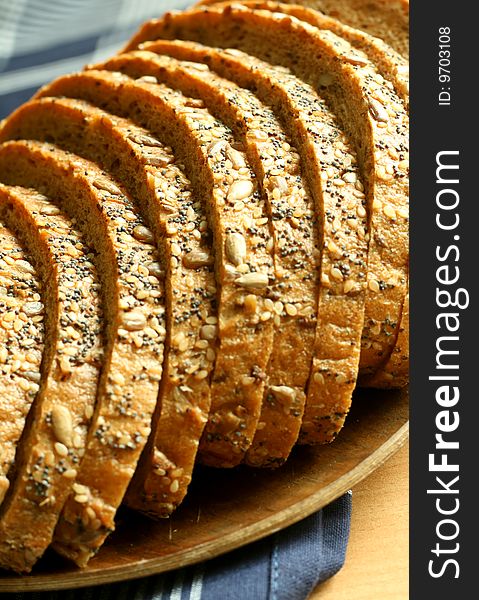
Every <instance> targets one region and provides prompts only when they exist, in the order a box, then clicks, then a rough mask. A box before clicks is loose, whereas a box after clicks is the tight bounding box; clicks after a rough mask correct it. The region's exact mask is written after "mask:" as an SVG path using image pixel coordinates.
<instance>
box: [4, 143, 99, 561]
mask: <svg viewBox="0 0 479 600" xmlns="http://www.w3.org/2000/svg"><path fill="white" fill-rule="evenodd" d="M19 149H20V148H19ZM15 150H16V148H15V144H13V145H10V144H6V145H3V146H1V147H0V180H1V181H6V182H8V183H11V184H15V183H21V184H27V185H30V184H31V183H32V182H31V181H30V180H29V177H28V168H27V172H24V170H23V169H24V166H25V165H23V164H22V160H21V159H20V157H19V156H17V154H16V152H15ZM2 190H3V191H2V195H4V194H5V191H4V190H5V188H3V187H2ZM1 213H2V217H3V218H5V219H6V220H7V222H8V225H9V226H10V227H14V228H15V231H16V233H17V234H18V235H21V236H22V239H23V240H24V243H25V244H26V245H27V247H28V248H29V249H30V251H31V253H32V256H33V257H34V260H35V268H36V269H37V272H38V273H39V274H40V276H41V278H42V281H43V301H44V303H45V314H46V326H45V352H44V355H43V362H42V371H41V379H40V382H39V390H38V394H37V396H36V399H35V403H34V405H33V409H32V411H31V412H30V413H29V415H28V419H27V423H26V426H25V430H24V432H23V435H22V438H21V441H20V444H19V446H18V449H17V453H16V458H15V466H14V471H13V473H12V474H11V485H10V489H9V491H8V494H7V496H6V498H5V500H4V502H3V504H2V507H1V512H0V566H2V567H5V568H9V569H13V570H15V571H18V572H21V573H25V572H29V571H30V569H31V568H32V566H33V565H34V563H35V562H36V561H37V560H38V558H40V556H41V555H42V554H43V552H44V551H45V550H46V548H47V546H48V545H49V544H50V542H51V539H52V535H53V530H54V527H55V524H56V522H57V520H58V516H59V514H60V511H61V509H62V506H63V503H64V502H65V500H66V498H67V495H68V493H69V491H70V489H71V487H72V484H73V485H74V481H75V478H76V476H77V470H78V465H79V463H80V461H81V459H82V456H83V453H84V449H85V443H86V434H87V428H88V425H89V422H90V419H91V415H92V413H93V407H94V402H95V397H96V389H97V383H98V379H99V370H100V364H101V358H102V346H101V335H100V333H101V327H102V326H101V320H102V314H101V311H100V299H99V295H98V278H97V272H96V269H95V267H94V265H93V263H92V261H91V259H92V256H91V254H90V250H89V249H88V248H87V247H86V246H85V245H84V242H83V239H82V236H81V235H80V234H79V233H78V231H77V229H76V227H75V226H74V224H73V222H72V221H71V220H70V219H69V218H67V217H66V216H65V215H64V214H62V213H61V212H60V210H59V209H58V207H57V206H56V205H54V204H52V203H51V202H49V201H48V200H47V198H45V197H43V196H42V195H40V194H38V193H36V192H34V191H31V190H22V189H20V188H11V189H10V191H9V192H8V197H7V198H5V195H4V198H3V200H2V209H1ZM79 390H81V393H79Z"/></svg>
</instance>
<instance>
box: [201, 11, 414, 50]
mask: <svg viewBox="0 0 479 600" xmlns="http://www.w3.org/2000/svg"><path fill="white" fill-rule="evenodd" d="M215 3H216V1H215V0H202V2H199V3H198V4H215ZM285 4H292V5H293V6H294V7H295V8H296V7H297V6H302V7H308V8H312V9H314V10H316V11H318V12H321V13H324V14H325V15H328V16H329V17H331V18H334V19H335V20H338V21H341V22H342V23H344V24H346V25H349V26H350V27H354V28H355V29H360V30H363V31H365V32H368V33H369V34H370V35H372V36H375V37H376V38H379V39H382V40H384V41H385V42H386V43H387V44H388V45H389V46H391V48H394V50H395V51H396V52H398V53H399V54H400V55H402V56H403V57H404V58H406V59H407V58H408V57H409V0H285ZM278 12H283V10H279V11H278ZM291 14H293V13H291ZM296 16H298V15H296ZM325 29H326V28H325Z"/></svg>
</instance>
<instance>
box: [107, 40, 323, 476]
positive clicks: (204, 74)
mask: <svg viewBox="0 0 479 600" xmlns="http://www.w3.org/2000/svg"><path fill="white" fill-rule="evenodd" d="M173 49H174V47H173ZM102 67H104V68H108V69H109V70H115V71H120V72H122V73H125V74H127V75H129V76H130V77H135V78H138V77H142V76H153V77H156V79H157V80H158V81H161V82H162V83H166V84H167V85H170V86H171V87H175V88H176V89H180V90H181V91H182V92H183V93H184V94H187V95H189V96H194V97H198V98H200V99H202V100H203V101H204V102H205V103H206V106H207V108H208V110H209V111H210V112H211V113H212V114H214V116H216V117H217V118H219V119H221V120H222V121H223V122H224V123H225V124H226V125H228V126H229V127H231V128H232V129H233V130H234V133H235V135H236V137H237V139H238V140H239V141H241V143H244V144H245V151H246V154H247V157H248V159H249V161H250V163H251V165H252V167H253V169H254V170H255V173H256V176H257V178H258V182H259V185H260V187H261V189H262V194H263V196H264V198H265V200H266V206H267V209H268V216H269V218H270V222H271V225H272V233H273V240H274V253H273V258H274V267H275V277H276V280H275V285H274V292H275V296H276V297H277V299H271V298H270V299H268V300H267V301H266V306H265V308H266V311H267V314H268V313H270V314H271V315H272V317H271V318H272V319H273V322H274V328H275V334H274V342H273V350H272V353H271V356H270V361H269V364H268V368H267V370H266V375H267V377H268V379H267V382H266V389H265V396H264V398H263V405H262V410H261V416H260V422H259V426H258V429H257V432H256V434H255V438H254V440H253V444H252V446H251V448H250V449H249V450H248V452H247V455H246V460H247V462H248V463H250V464H255V465H256V466H260V465H278V464H281V462H283V461H284V460H285V459H286V458H287V457H288V455H289V453H290V451H291V448H292V446H293V444H294V443H295V442H296V439H297V437H298V433H299V429H300V426H301V421H302V416H303V409H304V401H305V387H306V384H307V380H308V376H309V371H310V367H311V360H312V351H313V342H314V328H315V320H316V305H317V287H318V276H319V267H320V262H319V257H320V253H319V249H318V239H317V238H318V226H317V222H316V218H315V213H314V206H313V202H312V199H311V197H310V194H309V191H308V190H307V188H305V185H304V183H303V181H302V177H301V169H300V164H299V162H300V157H299V155H298V154H297V152H296V150H295V148H292V147H291V145H290V143H289V141H290V140H289V139H288V138H287V137H286V135H285V133H284V131H283V130H282V129H281V127H280V125H279V123H278V121H277V119H276V117H275V116H274V113H273V112H272V111H271V109H269V108H267V107H266V106H265V105H264V104H262V103H261V102H260V101H259V100H258V99H257V98H256V96H255V95H254V94H252V93H251V92H250V91H249V90H245V89H243V88H240V87H238V86H237V85H235V84H234V83H232V82H230V81H228V80H225V79H222V78H221V77H219V76H218V75H216V74H214V73H212V72H211V71H209V70H208V69H207V70H198V64H197V63H190V62H185V61H178V60H176V59H174V58H170V57H167V56H158V55H157V54H153V53H150V52H135V53H131V54H130V55H128V54H125V55H120V56H118V57H116V58H114V59H110V60H109V61H108V62H107V63H104V65H102ZM230 160H233V162H234V161H238V160H240V159H239V157H238V155H237V153H236V152H234V153H233V154H232V156H231V157H230ZM241 164H243V163H241ZM239 251H241V248H239V247H238V240H236V246H235V245H234V244H233V246H231V247H230V248H229V252H230V254H228V252H227V253H226V258H227V260H228V262H229V263H231V265H232V266H234V265H236V266H238V264H239V263H240V262H241V260H242V257H241V256H240V255H239V254H238V252H239ZM314 274H317V275H316V276H314ZM248 302H249V304H250V305H251V306H250V310H251V311H252V312H254V311H255V308H254V306H253V303H254V302H255V299H254V297H252V298H249V299H248ZM287 311H289V312H287ZM290 313H291V314H290ZM292 313H294V315H293V314H292ZM265 316H267V315H265ZM262 318H263V315H262ZM292 363H294V364H295V369H294V371H293V370H291V368H290V365H291V364H292Z"/></svg>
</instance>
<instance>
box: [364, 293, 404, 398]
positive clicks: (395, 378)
mask: <svg viewBox="0 0 479 600" xmlns="http://www.w3.org/2000/svg"><path fill="white" fill-rule="evenodd" d="M358 383H359V385H360V386H361V387H375V388H383V389H389V388H398V387H404V386H406V385H407V384H408V383H409V292H408V293H407V295H406V298H405V300H404V304H403V307H402V314H401V321H400V325H399V332H398V336H397V339H396V343H395V345H394V348H393V350H392V352H391V354H390V356H389V357H388V358H387V360H386V361H385V362H384V364H383V365H381V366H380V367H379V369H378V370H377V371H376V372H375V373H373V375H370V376H369V377H363V378H361V379H360V380H359V382H358Z"/></svg>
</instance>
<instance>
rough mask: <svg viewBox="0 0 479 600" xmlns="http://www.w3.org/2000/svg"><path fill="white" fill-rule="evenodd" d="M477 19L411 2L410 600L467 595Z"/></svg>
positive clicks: (478, 138)
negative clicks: (411, 599)
mask: <svg viewBox="0 0 479 600" xmlns="http://www.w3.org/2000/svg"><path fill="white" fill-rule="evenodd" d="M477 12H478V11H477V4H476V3H474V2H466V1H464V0H463V1H461V0H456V1H455V2H454V1H451V0H449V1H444V0H435V1H434V2H429V1H427V0H412V1H411V61H410V64H411V120H412V123H411V202H410V205H411V281H410V285H411V472H410V474H411V497H410V501H411V503H410V515H411V517H410V527H411V529H410V531H411V537H410V542H411V545H410V553H411V563H410V577H411V587H410V590H411V591H410V598H413V599H421V600H422V599H423V598H434V600H442V599H443V598H444V599H446V598H447V599H448V600H449V599H451V598H452V599H454V600H462V599H463V598H470V597H476V595H477V593H478V592H477V591H474V590H477V585H476V583H477V578H478V577H479V565H478V564H477V563H478V551H477V549H476V547H477V544H478V543H479V525H478V522H479V515H478V499H479V492H478V491H477V489H478V487H479V466H478V465H479V325H478V318H479V312H478V308H479V307H478V302H477V296H478V293H479V292H478V291H477V288H478V286H477V283H476V282H477V278H478V273H479V267H478V262H479V226H478V225H479V210H478V207H479V160H478V147H479V123H478V122H479V118H478V112H479V110H478V105H479V102H478V92H477V89H478V83H479V77H478V74H479V66H478V57H479V51H478V42H479V27H478V23H479V21H478V20H477V18H476V17H477ZM474 283H476V285H474ZM427 594H430V595H427Z"/></svg>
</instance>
